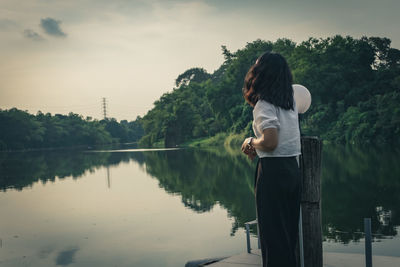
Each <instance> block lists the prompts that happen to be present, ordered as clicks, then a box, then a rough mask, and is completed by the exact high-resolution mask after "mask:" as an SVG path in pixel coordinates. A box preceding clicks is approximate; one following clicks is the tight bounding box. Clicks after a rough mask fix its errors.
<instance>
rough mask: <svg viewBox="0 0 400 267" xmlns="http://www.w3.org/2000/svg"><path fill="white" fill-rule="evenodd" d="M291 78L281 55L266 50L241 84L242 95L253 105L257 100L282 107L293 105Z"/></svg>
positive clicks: (289, 107)
mask: <svg viewBox="0 0 400 267" xmlns="http://www.w3.org/2000/svg"><path fill="white" fill-rule="evenodd" d="M292 83H293V78H292V73H291V72H290V69H289V66H288V64H287V62H286V60H285V58H284V57H283V56H281V55H280V54H278V53H273V52H266V53H264V54H262V55H261V56H260V57H259V58H258V59H257V61H256V63H255V64H254V65H253V66H251V68H250V69H249V71H248V72H247V74H246V77H245V79H244V85H243V89H242V91H243V97H244V98H245V99H246V101H247V102H248V103H249V104H250V105H252V106H255V104H256V103H257V101H258V100H260V99H262V100H265V101H267V102H269V103H271V104H273V105H275V106H278V107H281V108H283V109H292V110H293V109H294V107H293V88H292Z"/></svg>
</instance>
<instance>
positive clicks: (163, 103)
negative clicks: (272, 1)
mask: <svg viewBox="0 0 400 267" xmlns="http://www.w3.org/2000/svg"><path fill="white" fill-rule="evenodd" d="M265 51H274V52H278V53H280V54H282V55H283V56H284V57H285V58H286V59H287V61H288V63H289V65H290V67H291V70H292V73H293V78H294V83H299V84H302V85H304V86H306V87H307V88H308V89H309V90H310V91H311V94H312V98H313V103H312V106H311V108H310V110H309V111H308V112H307V113H306V114H305V115H304V116H303V117H302V121H301V124H302V130H303V133H304V134H309V135H318V136H321V137H322V138H323V139H325V140H328V141H332V142H340V143H389V144H393V143H400V142H399V140H400V139H399V136H400V135H399V134H400V106H399V104H398V103H400V50H398V49H395V48H392V47H391V41H390V39H388V38H378V37H370V38H367V37H362V38H360V39H356V38H352V37H350V36H346V37H342V36H340V35H337V36H334V37H330V38H326V39H316V38H310V39H309V40H307V41H304V42H302V43H299V44H296V43H295V42H293V41H291V40H289V39H279V40H277V41H276V42H270V41H262V40H256V41H254V42H252V43H248V44H247V45H246V46H245V47H244V48H243V49H239V50H238V51H236V52H231V51H229V50H228V49H227V48H226V47H225V46H222V53H223V55H224V58H225V60H224V62H223V63H222V65H221V66H220V67H219V68H218V69H217V70H216V71H215V72H214V73H212V74H210V73H207V72H206V71H205V70H204V69H202V68H192V69H189V70H187V71H185V72H184V73H182V74H181V75H179V76H178V78H177V79H176V86H175V88H174V89H173V91H172V92H169V93H165V94H164V95H162V96H161V98H160V99H159V100H158V101H156V102H155V103H154V105H155V106H154V108H153V109H152V110H150V111H149V112H148V113H147V114H146V115H145V116H144V117H143V118H142V120H141V122H142V125H143V128H144V131H145V134H144V136H143V137H142V138H141V140H140V143H141V144H142V145H143V146H152V145H154V144H157V143H158V144H164V145H165V146H167V147H170V146H176V145H179V144H182V143H185V142H188V141H191V140H193V139H201V138H208V137H212V136H215V135H217V134H219V133H223V134H225V135H234V134H242V135H245V134H251V120H252V109H251V107H250V106H249V105H247V104H246V103H245V102H244V100H243V97H242V92H241V88H242V86H243V79H244V76H245V74H246V72H247V70H248V69H249V67H250V66H251V65H252V64H253V63H254V62H255V60H256V59H257V57H258V56H260V55H261V54H262V53H264V52H265Z"/></svg>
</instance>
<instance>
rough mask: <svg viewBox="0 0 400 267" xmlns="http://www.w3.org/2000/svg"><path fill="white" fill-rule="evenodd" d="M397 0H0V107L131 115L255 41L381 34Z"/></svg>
mask: <svg viewBox="0 0 400 267" xmlns="http://www.w3.org/2000/svg"><path fill="white" fill-rule="evenodd" d="M399 10H400V1H398V0H381V1H372V0H347V1H346V0H336V1H334V0H331V1H325V0H264V1H257V0H248V1H243V0H242V1H236V0H193V1H192V0H187V1H183V0H179V1H178V0H175V1H170V0H164V1H162V0H130V1H128V0H113V1H109V0H80V1H74V0H69V1H64V0H25V1H22V0H0V109H9V108H12V107H16V108H18V109H22V110H27V111H28V112H30V113H33V114H36V112H37V111H38V110H40V111H42V112H43V113H47V112H50V113H52V114H55V113H61V114H68V113H69V112H74V113H78V114H82V115H83V116H85V117H86V116H91V117H93V118H96V119H101V118H102V116H103V111H102V99H103V97H104V98H106V103H107V105H106V106H107V116H108V117H113V118H116V119H117V120H123V119H126V120H134V119H135V118H136V117H137V116H143V115H145V114H146V112H147V111H148V110H150V109H151V108H152V107H153V103H154V101H156V100H157V99H159V97H160V96H161V95H162V94H164V93H166V92H171V91H172V90H173V88H174V84H175V79H176V78H177V77H178V75H179V74H181V73H183V72H184V71H185V70H187V69H189V68H192V67H202V68H204V69H206V70H207V71H208V72H210V73H212V72H213V71H214V70H216V69H217V68H218V67H219V66H220V65H221V64H222V63H223V56H222V53H221V45H226V46H227V48H228V49H229V50H230V51H236V50H237V49H241V48H243V47H244V46H245V45H246V43H248V42H252V41H254V40H256V39H262V40H269V41H275V40H276V39H278V38H289V39H291V40H293V41H295V42H298V43H299V42H302V41H304V40H307V39H308V38H309V37H316V38H326V37H329V36H333V35H336V34H341V35H350V36H352V37H355V38H359V37H361V36H364V35H365V36H379V37H387V38H390V39H391V40H392V47H394V48H400V27H399V25H400V16H398V11H399Z"/></svg>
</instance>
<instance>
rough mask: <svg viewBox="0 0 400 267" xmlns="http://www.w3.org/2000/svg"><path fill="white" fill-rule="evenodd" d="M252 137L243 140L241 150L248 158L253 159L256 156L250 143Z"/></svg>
mask: <svg viewBox="0 0 400 267" xmlns="http://www.w3.org/2000/svg"><path fill="white" fill-rule="evenodd" d="M251 140H252V137H248V138H246V139H245V140H244V141H243V144H242V152H243V153H244V154H246V155H247V157H248V158H249V159H250V160H253V159H254V158H255V157H256V156H257V153H256V149H255V148H254V147H253V146H252V145H251V144H250V141H251Z"/></svg>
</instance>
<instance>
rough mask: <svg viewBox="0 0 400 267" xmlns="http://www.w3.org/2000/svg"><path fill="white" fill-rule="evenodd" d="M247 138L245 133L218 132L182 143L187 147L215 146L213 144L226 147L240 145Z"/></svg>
mask: <svg viewBox="0 0 400 267" xmlns="http://www.w3.org/2000/svg"><path fill="white" fill-rule="evenodd" d="M245 138H246V135H245V134H244V133H240V134H228V133H218V134H217V135H215V136H212V137H206V138H200V139H195V140H191V141H189V142H186V143H184V144H182V146H186V147H213V146H226V147H232V148H233V147H240V146H241V145H242V143H243V140H244V139H245Z"/></svg>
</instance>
